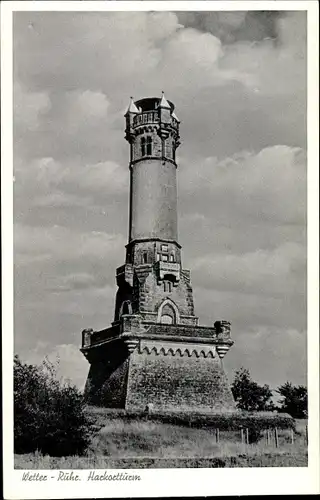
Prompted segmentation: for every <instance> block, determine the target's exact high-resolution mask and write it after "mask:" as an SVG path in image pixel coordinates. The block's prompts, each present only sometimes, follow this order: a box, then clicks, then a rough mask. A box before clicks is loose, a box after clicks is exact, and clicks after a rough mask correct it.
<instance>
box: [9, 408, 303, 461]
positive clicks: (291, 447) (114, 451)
mask: <svg viewBox="0 0 320 500" xmlns="http://www.w3.org/2000/svg"><path fill="white" fill-rule="evenodd" d="M89 411H90V413H91V414H92V416H93V417H94V420H95V423H94V426H95V430H96V432H95V435H94V436H93V438H92V442H91V445H90V448H89V449H88V452H87V455H86V456H83V457H62V458H58V457H49V456H42V455H41V454H38V453H35V454H28V455H16V456H15V467H16V468H19V469H38V468H41V469H56V468H57V469H64V468H65V469H69V468H72V469H76V468H79V469H93V468H95V469H98V468H101V469H109V468H150V467H155V468H167V467H299V466H300V467H303V466H304V467H305V466H307V444H306V440H305V425H306V421H298V425H297V426H296V431H295V432H294V435H293V437H294V442H293V443H292V440H291V439H292V436H291V433H290V430H288V429H283V430H279V446H278V447H277V448H276V447H275V442H274V440H273V439H271V440H270V442H269V443H267V441H266V436H265V435H263V437H262V439H261V440H260V441H259V442H258V443H256V444H250V445H246V444H244V443H242V442H241V434H240V432H239V431H221V432H220V435H219V442H216V433H215V430H214V429H210V428H208V429H204V428H192V427H188V426H185V425H176V424H170V423H161V422H158V421H153V420H152V419H150V418H149V419H141V418H133V419H130V420H128V419H127V418H125V415H121V412H115V413H114V414H111V413H110V410H105V409H97V408H96V409H94V408H93V409H90V410H89Z"/></svg>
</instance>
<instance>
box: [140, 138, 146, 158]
mask: <svg viewBox="0 0 320 500" xmlns="http://www.w3.org/2000/svg"><path fill="white" fill-rule="evenodd" d="M145 155H146V138H145V137H141V156H145Z"/></svg>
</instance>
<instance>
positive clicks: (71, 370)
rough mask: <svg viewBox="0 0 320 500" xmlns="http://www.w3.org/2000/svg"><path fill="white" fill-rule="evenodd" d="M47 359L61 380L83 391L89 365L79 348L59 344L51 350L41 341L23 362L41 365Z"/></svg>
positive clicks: (27, 354) (72, 345)
mask: <svg viewBox="0 0 320 500" xmlns="http://www.w3.org/2000/svg"><path fill="white" fill-rule="evenodd" d="M45 359H47V360H48V361H49V362H50V363H52V365H53V368H54V370H55V372H56V376H57V378H58V379H59V380H61V381H64V382H70V383H71V384H72V385H75V386H76V387H78V389H79V390H81V391H82V390H83V389H84V385H85V381H86V377H87V373H88V367H89V364H88V362H87V360H86V359H85V358H84V356H83V354H82V353H81V352H80V350H79V347H78V346H76V345H74V344H59V345H57V346H55V347H54V348H53V349H52V350H51V348H50V345H49V344H48V343H45V342H41V341H39V342H38V343H37V345H36V346H35V348H34V349H32V350H30V351H28V352H27V353H26V354H25V356H23V357H22V361H23V362H27V363H31V364H36V365H41V364H42V363H43V362H44V361H45Z"/></svg>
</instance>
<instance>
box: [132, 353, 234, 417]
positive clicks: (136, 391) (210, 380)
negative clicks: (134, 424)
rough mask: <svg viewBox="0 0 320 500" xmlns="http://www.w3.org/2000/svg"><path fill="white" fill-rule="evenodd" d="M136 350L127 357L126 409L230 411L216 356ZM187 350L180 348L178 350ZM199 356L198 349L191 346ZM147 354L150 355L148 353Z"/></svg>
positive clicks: (231, 406)
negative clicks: (128, 363)
mask: <svg viewBox="0 0 320 500" xmlns="http://www.w3.org/2000/svg"><path fill="white" fill-rule="evenodd" d="M160 347H161V346H158V350H157V353H156V352H155V351H154V350H153V351H152V350H151V352H150V349H147V350H142V352H141V353H140V352H139V351H138V350H136V351H135V352H134V353H133V354H132V355H131V357H130V369H129V378H128V392H127V400H126V409H133V408H135V409H145V407H146V405H147V404H149V403H152V404H153V407H154V409H155V410H187V411H188V410H189V411H190V410H195V411H231V410H234V409H235V404H234V400H233V397H232V393H231V390H230V387H229V384H228V380H227V377H226V375H225V373H224V370H223V366H222V363H221V360H220V359H219V357H218V356H217V355H216V356H215V357H214V358H212V357H211V356H208V357H204V356H203V355H201V356H200V357H197V356H196V354H193V355H191V356H190V357H189V355H188V354H187V353H185V354H184V355H183V356H181V355H180V353H178V354H176V355H172V354H171V352H169V353H168V354H167V355H165V354H164V353H163V351H162V352H161V349H160ZM185 347H187V346H186V345H184V346H183V345H181V350H182V352H183V349H184V348H185ZM194 347H195V348H196V350H198V352H200V351H201V348H202V346H201V345H195V346H194ZM148 351H149V352H148Z"/></svg>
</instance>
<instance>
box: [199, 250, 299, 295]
mask: <svg viewBox="0 0 320 500" xmlns="http://www.w3.org/2000/svg"><path fill="white" fill-rule="evenodd" d="M191 268H192V269H193V275H196V274H198V276H197V280H198V282H200V283H202V285H203V286H204V287H208V288H209V289H211V288H215V289H218V290H230V291H236V290H238V291H241V292H242V293H257V294H259V295H271V296H273V297H277V296H278V295H280V296H281V295H292V294H299V295H300V294H302V295H303V294H304V293H305V283H304V276H305V273H306V252H305V249H304V248H303V247H301V246H299V245H297V244H294V243H286V244H284V245H282V246H281V247H278V248H276V249H273V250H263V249H261V250H260V249H259V250H256V251H255V252H251V253H246V254H243V255H233V254H228V255H226V254H220V255H219V254H211V255H210V254H209V255H204V256H203V257H200V258H198V259H195V260H194V261H191Z"/></svg>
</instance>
